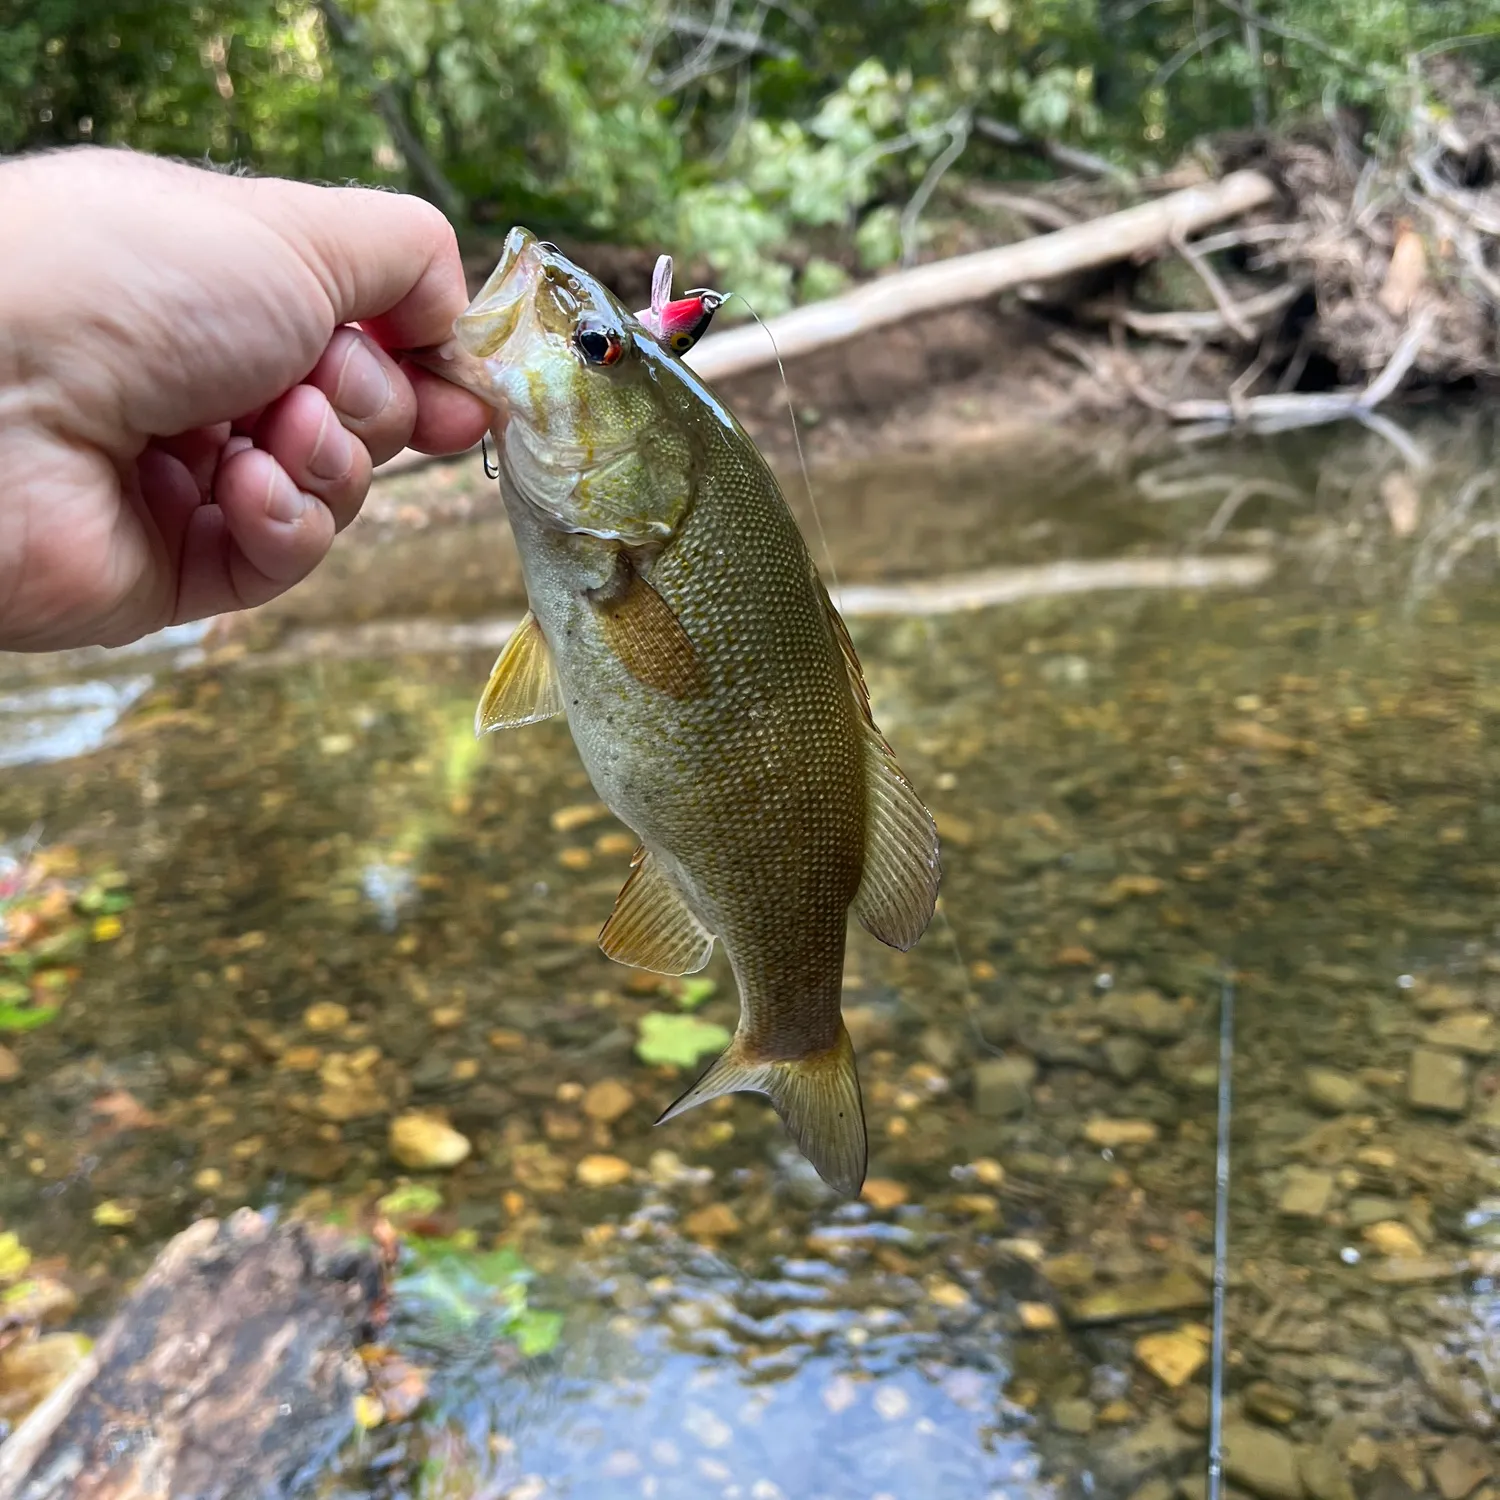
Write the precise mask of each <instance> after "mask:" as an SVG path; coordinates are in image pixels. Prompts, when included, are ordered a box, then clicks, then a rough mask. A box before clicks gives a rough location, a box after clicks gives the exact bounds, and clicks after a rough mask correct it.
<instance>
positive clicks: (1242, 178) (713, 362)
mask: <svg viewBox="0 0 1500 1500" xmlns="http://www.w3.org/2000/svg"><path fill="white" fill-rule="evenodd" d="M1274 194H1275V188H1274V187H1273V186H1272V185H1271V182H1270V180H1269V179H1268V178H1266V177H1263V176H1261V175H1260V173H1258V172H1234V173H1231V174H1230V175H1229V176H1228V177H1225V178H1224V179H1223V180H1222V181H1220V182H1212V183H1205V184H1202V185H1201V186H1198V187H1190V188H1183V189H1181V190H1180V191H1179V192H1175V193H1168V194H1167V195H1166V196H1165V197H1163V198H1157V199H1155V200H1153V201H1152V202H1149V203H1138V204H1136V205H1135V206H1134V207H1132V208H1125V209H1121V210H1120V212H1118V213H1113V214H1106V215H1105V216H1104V217H1103V218H1100V219H1091V220H1089V221H1088V222H1087V223H1083V224H1073V225H1070V226H1068V228H1066V229H1058V230H1054V231H1053V232H1052V233H1051V234H1040V235H1036V236H1034V237H1033V238H1031V239H1024V240H1019V241H1017V242H1016V243H1015V244H1011V245H1001V246H999V247H998V248H996V249H994V250H979V251H976V252H975V253H974V254H972V255H960V256H956V257H954V258H953V259H951V260H941V261H931V262H929V263H928V264H926V265H922V266H915V267H913V268H912V269H911V270H909V271H898V272H896V273H894V274H893V275H890V276H882V277H880V278H878V279H877V280H875V281H870V282H866V283H865V284H864V285H863V286H858V287H856V288H855V289H854V290H853V291H850V292H845V293H844V294H843V295H842V296H839V297H830V298H829V299H828V300H827V301H826V302H815V303H812V304H810V305H809V306H807V307H798V308H794V309H793V310H792V311H791V312H787V313H782V314H781V315H780V316H779V317H775V318H770V319H768V320H767V322H766V328H768V329H769V330H770V332H771V335H772V337H773V338H774V339H775V345H776V350H777V351H779V352H780V354H781V357H782V359H784V360H788V359H795V358H797V357H798V356H800V355H804V354H811V353H812V352H813V351H815V350H818V349H826V348H828V347H829V346H830V345H833V344H838V343H843V342H845V341H847V340H849V339H855V338H859V337H861V336H862V335H864V334H867V333H873V332H875V331H876V330H878V329H881V328H885V327H888V326H889V325H890V324H892V323H899V322H901V321H903V320H904V319H906V318H914V317H918V316H920V315H921V314H923V313H930V312H936V311H937V310H939V309H940V308H947V307H958V306H961V305H962V304H964V303H966V302H978V301H981V300H982V299H984V298H987V297H994V296H996V295H998V294H999V293H1001V292H1004V291H1009V290H1011V289H1013V288H1015V287H1020V286H1025V285H1026V284H1028V283H1030V282H1037V281H1050V280H1053V279H1055V278H1057V277H1060V276H1069V275H1072V274H1074V273H1076V272H1079V271H1086V270H1090V269H1092V268H1093V267H1096V266H1103V265H1108V264H1110V263H1111V262H1113V261H1118V260H1126V259H1129V258H1131V257H1134V256H1139V255H1143V254H1146V253H1148V252H1151V251H1154V250H1157V249H1158V248H1160V247H1161V246H1162V245H1165V244H1167V243H1169V242H1170V241H1171V240H1172V238H1173V236H1174V235H1188V234H1195V233H1197V232H1198V231H1199V230H1201V229H1204V228H1205V227H1207V226H1208V225H1210V224H1217V223H1220V222H1221V221H1222V220H1224V219H1231V218H1233V217H1234V216H1235V215H1237V214H1241V213H1245V212H1247V211H1248V210H1250V209H1253V208H1258V207H1260V206H1261V205H1262V204H1264V203H1267V202H1269V201H1270V200H1271V198H1272V197H1273V195H1274ZM775 358H776V355H775V353H774V352H773V350H772V347H771V339H769V338H767V337H766V329H763V328H759V327H756V326H753V325H751V326H742V327H739V328H735V329H731V330H730V331H728V332H726V333H720V334H710V335H709V337H708V338H706V339H705V340H704V341H703V342H702V343H701V344H699V345H698V347H697V348H696V349H693V350H691V351H689V353H688V356H687V363H688V364H689V365H690V366H691V367H692V368H693V369H694V370H696V371H697V372H698V373H699V374H700V375H702V376H703V377H704V378H705V379H707V380H722V379H724V378H726V377H727V376H731V375H740V374H743V373H745V372H746V371H748V370H755V369H760V368H762V367H763V366H765V365H769V364H772V363H774V361H775Z"/></svg>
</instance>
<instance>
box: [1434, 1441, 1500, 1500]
mask: <svg viewBox="0 0 1500 1500" xmlns="http://www.w3.org/2000/svg"><path fill="white" fill-rule="evenodd" d="M1494 1472H1495V1453H1494V1450H1493V1449H1491V1448H1490V1447H1488V1446H1487V1445H1486V1444H1484V1443H1481V1442H1480V1441H1479V1439H1478V1438H1475V1437H1468V1436H1464V1437H1456V1438H1454V1439H1452V1440H1451V1441H1450V1442H1447V1443H1445V1444H1444V1445H1443V1449H1442V1452H1440V1453H1439V1454H1438V1456H1437V1457H1436V1458H1435V1459H1433V1461H1432V1482H1433V1483H1434V1484H1435V1485H1436V1486H1437V1489H1438V1493H1439V1494H1440V1495H1441V1496H1442V1497H1443V1500H1465V1497H1466V1496H1468V1495H1470V1494H1472V1493H1473V1492H1474V1491H1475V1490H1476V1489H1478V1488H1479V1486H1480V1485H1481V1484H1482V1483H1483V1482H1484V1481H1485V1480H1486V1479H1488V1478H1489V1477H1490V1476H1491V1475H1492V1474H1493V1473H1494Z"/></svg>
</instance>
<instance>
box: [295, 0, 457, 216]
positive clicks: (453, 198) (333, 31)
mask: <svg viewBox="0 0 1500 1500" xmlns="http://www.w3.org/2000/svg"><path fill="white" fill-rule="evenodd" d="M318 9H319V10H320V11H321V12H322V15H323V20H324V23H325V24H326V25H327V27H328V34H329V35H330V37H332V39H333V41H334V43H335V44H336V45H337V46H339V47H342V48H344V49H345V50H346V51H348V52H351V53H353V54H355V55H356V56H357V57H359V59H360V60H361V62H363V63H364V64H365V66H366V70H367V71H368V70H369V57H368V55H367V54H366V52H365V49H364V45H363V42H362V40H361V38H360V35H359V29H358V27H357V26H356V25H355V24H354V22H353V21H351V20H350V19H349V17H348V16H346V15H345V14H344V12H343V10H342V9H340V7H339V5H338V3H337V0H318ZM370 92H371V94H372V96H373V97H374V101H375V108H376V110H377V112H378V113H379V115H380V118H381V119H382V120H384V121H385V126H386V129H387V130H389V131H390V133H391V139H392V140H393V141H394V142H395V145H396V149H397V150H398V151H399V152H400V153H401V155H402V158H403V159H404V160H405V162H406V166H407V170H408V171H410V173H411V174H412V177H413V179H414V180H415V185H416V187H417V190H418V191H419V192H420V193H421V195H422V196H423V197H424V198H426V199H427V200H428V201H429V202H431V203H435V204H437V206H438V207H439V208H440V209H442V211H443V212H444V213H445V214H447V215H448V217H449V218H450V219H458V218H463V217H464V216H465V214H466V212H467V208H466V205H465V203H464V199H463V195H462V194H461V193H460V192H459V191H458V189H457V188H456V187H454V185H453V184H452V183H451V182H449V181H448V178H447V177H446V176H445V175H444V173H443V169H442V168H441V167H440V166H438V164H437V162H435V161H434V160H433V159H432V156H431V155H430V154H429V152H428V150H427V148H426V146H424V145H423V144H422V138H421V136H420V135H419V134H418V132H417V127H416V125H415V124H414V123H413V121H412V119H411V117H410V116H409V115H408V113H407V111H406V109H405V107H404V106H403V105H402V102H401V100H400V99H399V98H398V97H397V94H396V90H395V89H394V88H393V87H392V86H391V85H390V84H389V83H386V82H383V81H377V82H375V83H374V84H373V86H372V87H371V90H370Z"/></svg>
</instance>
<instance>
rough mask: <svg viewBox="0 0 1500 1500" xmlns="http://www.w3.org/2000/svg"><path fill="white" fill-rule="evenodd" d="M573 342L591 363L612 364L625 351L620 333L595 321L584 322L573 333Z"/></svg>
mask: <svg viewBox="0 0 1500 1500" xmlns="http://www.w3.org/2000/svg"><path fill="white" fill-rule="evenodd" d="M573 342H574V343H575V344H576V345H577V346H578V352H579V353H580V354H581V355H582V356H583V357H584V359H586V360H587V361H588V362H589V364H591V365H612V364H614V362H615V361H616V360H617V359H619V357H620V356H621V355H622V354H623V353H624V352H625V346H624V345H623V344H622V343H621V342H620V335H619V334H617V333H616V332H615V331H614V330H613V329H611V328H600V327H599V326H598V325H597V324H594V323H585V324H583V325H582V326H581V327H580V328H579V330H578V332H577V333H576V334H574V335H573Z"/></svg>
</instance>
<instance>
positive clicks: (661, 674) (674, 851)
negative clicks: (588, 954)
mask: <svg viewBox="0 0 1500 1500" xmlns="http://www.w3.org/2000/svg"><path fill="white" fill-rule="evenodd" d="M659 300H660V297H659V296H658V295H657V294H656V293H654V294H653V302H654V303H655V302H656V301H659ZM648 321H650V320H649V319H648ZM698 331H701V328H700V329H699V330H698ZM454 338H455V344H454V345H449V346H445V349H444V350H443V351H428V352H427V353H426V354H425V355H424V357H423V363H425V364H427V365H428V366H429V367H430V368H433V369H436V370H438V371H439V372H440V373H442V374H444V375H446V376H447V377H448V378H449V379H450V380H454V381H456V382H458V383H459V384H462V385H464V386H466V387H467V388H468V389H470V390H472V391H473V392H474V393H475V394H476V395H478V396H479V397H480V398H481V399H482V400H484V401H486V402H487V403H488V404H490V405H491V406H492V407H493V408H494V409H495V421H494V424H493V428H492V433H493V436H494V439H495V443H496V447H497V452H498V462H499V479H500V492H501V495H502V497H503V500H504V503H505V508H506V512H507V515H508V516H509V519H510V523H511V527H512V529H513V531H514V534H515V539H516V545H517V548H518V550H519V552H520V558H521V565H522V571H523V574H524V577H525V581H526V591H527V596H528V602H529V604H530V606H531V608H530V613H528V615H527V616H526V618H525V620H524V621H523V622H522V624H521V625H520V627H519V628H518V629H517V630H516V632H515V634H514V635H513V636H512V637H511V639H510V641H509V642H508V643H507V645H506V647H505V649H504V650H503V651H502V652H501V654H500V657H499V659H498V660H497V661H496V663H495V667H494V671H493V672H492V673H491V676H490V680H489V683H488V685H487V687H486V689H485V692H484V695H483V698H482V699H481V701H480V705H479V709H478V713H477V715H476V728H477V730H478V731H479V732H480V733H484V732H487V731H489V730H492V729H498V728H502V727H506V726H512V725H519V724H526V723H532V722H535V721H536V720H539V719H544V718H548V717H551V716H553V715H555V714H565V715H566V717H567V720H568V726H569V728H570V730H571V731H572V735H573V739H574V742H575V743H576V745H577V747H578V751H579V754H580V756H581V757H582V759H583V763H584V767H585V769H586V770H587V772H588V775H589V778H590V780H591V781H592V782H593V784H594V788H595V790H596V791H597V793H598V795H599V797H600V799H601V800H602V801H603V802H604V803H605V804H606V805H607V806H608V807H609V808H610V810H611V811H612V812H613V813H614V814H615V816H616V817H618V818H619V819H620V821H621V822H623V823H625V824H626V825H627V826H628V827H630V828H631V829H633V830H634V831H635V833H636V835H637V836H638V837H639V839H640V847H639V848H638V849H637V851H636V853H635V856H634V858H633V860H632V862H631V872H630V876H629V878H628V879H627V880H626V882H625V885H624V887H623V889H622V890H621V892H620V895H619V898H618V899H617V901H616V902H615V907H614V911H613V913H612V914H611V915H610V918H609V920H608V922H606V924H605V926H604V929H603V931H602V932H601V933H600V937H599V944H600V947H601V948H602V949H603V950H604V952H605V953H607V954H608V955H609V956H610V957H611V958H614V959H617V960H618V961H620V962H621V963H626V964H632V965H635V966H637V967H640V968H645V969H652V970H655V971H657V972H659V973H665V974H689V973H693V972H696V971H697V970H699V969H702V968H703V967H704V966H705V965H706V964H707V963H708V961H709V958H710V956H711V955H712V952H713V944H714V940H715V939H716V938H717V939H718V941H719V942H721V943H723V945H724V948H725V951H726V952H727V954H728V956H729V961H730V964H731V966H732V968H733V970H734V975H735V980H736V983H737V984H738V986H739V993H740V1021H739V1026H738V1029H737V1030H736V1032H735V1036H734V1040H733V1042H732V1043H731V1045H730V1046H729V1048H728V1049H727V1050H726V1051H725V1052H724V1053H723V1055H722V1056H721V1057H720V1058H719V1059H718V1060H717V1061H716V1062H715V1063H714V1064H713V1066H712V1067H710V1068H709V1069H708V1071H707V1072H706V1073H705V1074H704V1075H703V1076H702V1077H701V1078H700V1079H699V1080H698V1081H697V1082H696V1083H694V1084H693V1085H692V1087H691V1088H689V1089H688V1090H687V1091H686V1092H685V1093H684V1094H683V1095H682V1096H681V1097H680V1098H679V1099H677V1100H676V1102H675V1103H673V1104H672V1105H671V1106H670V1107H669V1108H668V1109H667V1110H666V1111H665V1113H664V1114H663V1115H662V1116H661V1121H666V1120H670V1119H673V1118H674V1117H675V1116H677V1115H679V1114H682V1113H683V1112H684V1111H685V1110H688V1109H691V1108H693V1106H695V1105H697V1104H702V1103H704V1102H705V1101H706V1100H709V1099H713V1098H716V1097H718V1096H719V1095H721V1094H728V1093H735V1092H750V1093H759V1094H763V1095H765V1096H766V1097H767V1098H768V1099H769V1100H770V1102H771V1104H772V1105H773V1106H774V1108H775V1109H776V1111H777V1113H778V1114H779V1115H780V1116H781V1118H782V1120H783V1121H784V1122H785V1124H786V1126H787V1128H788V1130H789V1131H790V1133H791V1135H792V1137H793V1139H794V1140H795V1141H796V1142H797V1145H798V1147H799V1148H800V1149H801V1151H802V1152H803V1154H804V1155H805V1156H806V1157H807V1158H808V1160H810V1161H811V1162H812V1164H813V1166H814V1167H815V1168H816V1169H817V1170H818V1172H819V1174H820V1175H821V1176H822V1177H823V1178H824V1180H825V1181H827V1182H828V1183H829V1184H830V1185H831V1186H832V1187H834V1188H835V1189H836V1190H837V1191H839V1192H841V1193H845V1194H848V1195H850V1196H853V1195H854V1194H856V1193H858V1191H859V1189H860V1186H861V1184H862V1182H863V1180H864V1174H865V1161H866V1150H867V1148H866V1138H865V1123H864V1112H863V1107H862V1105H861V1102H860V1093H859V1078H858V1073H857V1071H856V1068H855V1061H854V1049H853V1047H852V1045H851V1044H850V1040H849V1034H848V1032H847V1030H846V1029H845V1027H844V1023H843V1019H842V1016H841V1014H840V1009H839V1005H840V998H841V991H842V979H843V966H844V942H845V935H846V928H847V923H848V917H849V913H850V912H851V911H852V912H853V913H854V915H855V916H856V917H857V918H858V919H859V921H860V922H861V923H862V924H863V925H864V926H865V927H866V928H867V929H868V930H869V931H870V932H872V933H873V934H874V935H875V936H876V937H878V938H880V939H881V940H882V941H883V942H886V943H888V944H890V945H892V946H893V947H896V948H901V949H906V948H909V947H911V945H912V944H913V943H915V942H916V941H917V939H918V938H919V937H920V936H921V935H922V932H923V931H924V930H925V928H926V926H927V924H928V921H929V920H930V919H931V916H932V912H933V908H934V904H935V902H936V899H937V890H938V882H939V876H940V869H939V852H938V839H937V831H936V828H935V827H934V825H933V820H932V816H931V814H930V813H929V812H928V811H927V809H926V807H925V806H924V805H923V804H922V802H921V800H920V798H919V797H918V796H917V794H916V792H915V791H914V790H913V789H912V787H911V785H910V784H909V783H908V782H907V780H906V778H905V777H904V776H903V775H902V773H901V770H900V768H899V767H898V766H897V764H896V761H895V757H894V756H893V754H892V752H891V748H890V746H889V745H888V744H887V743H886V741H885V739H884V737H883V736H882V735H881V733H880V731H879V729H878V728H877V727H876V724H875V720H874V718H873V716H872V714H871V712H870V703H869V696H868V693H867V692H866V689H865V685H864V678H863V675H862V673H861V671H860V666H859V661H858V658H857V656H856V655H855V651H854V647H853V645H852V643H851V642H850V640H849V636H848V633H847V632H846V630H845V629H844V625H843V622H842V620H841V619H840V618H839V615H838V612H837V611H836V610H835V608H834V606H833V604H832V602H831V601H830V600H829V597H828V595H827V592H826V591H825V590H824V588H823V585H822V582H821V580H820V579H819V577H818V574H817V570H816V568H815V567H814V566H813V562H812V558H811V557H810V555H809V553H808V550H807V547H806V544H805V543H804V541H803V539H802V536H801V533H800V532H799V531H798V529H797V526H796V523H795V521H794V520H793V518H792V515H791V512H790V511H789V510H788V508H787V505H786V502H785V500H784V499H783V498H782V495H781V491H780V489H779V488H778V487H777V484H776V481H775V479H774V478H773V477H772V474H771V471H770V469H769V467H768V466H767V465H766V463H765V460H764V459H763V458H762V457H761V456H760V454H759V452H758V451H757V450H756V448H755V445H754V444H753V443H752V442H751V440H750V438H749V437H748V435H747V434H746V433H745V432H744V430H743V429H742V428H741V427H740V425H739V423H738V422H736V421H735V419H734V417H733V416H732V415H731V414H730V413H729V411H728V410H727V409H726V408H725V407H724V405H723V403H722V402H720V400H719V399H718V398H717V396H715V395H714V393H713V391H712V390H711V389H710V388H709V387H708V386H707V385H705V384H704V383H703V382H702V381H701V380H700V379H698V377H697V376H695V375H694V374H693V373H692V371H691V370H689V369H688V368H687V367H686V366H685V365H684V364H682V363H681V362H680V360H679V359H677V358H676V357H675V355H674V354H673V353H672V352H670V350H669V349H668V348H667V347H666V346H665V344H664V342H663V341H662V340H659V339H658V338H657V337H656V336H654V334H653V332H652V331H650V330H648V328H647V327H646V326H644V325H643V323H642V321H641V319H640V318H639V317H636V316H632V315H631V314H630V313H627V312H626V311H625V310H624V309H623V308H622V306H621V305H620V303H619V302H617V301H616V299H615V298H614V297H613V296H612V295H611V294H610V293H609V292H608V291H607V290H606V289H605V288H604V287H603V286H602V285H601V284H600V283H599V282H598V281H597V280H596V279H595V278H594V277H593V276H590V275H589V274H588V273H586V272H585V271H583V270H581V269H580V268H579V267H577V266H575V265H574V264H572V263H571V262H570V261H569V260H567V259H566V258H565V257H564V256H563V255H562V254H561V253H560V252H559V251H558V250H557V249H556V248H555V247H554V246H552V245H548V244H546V243H544V242H542V241H539V240H537V239H536V238H535V237H534V236H532V235H531V234H530V233H528V232H527V231H526V230H524V229H520V228H516V229H513V230H512V231H511V233H510V235H509V237H508V238H507V240H506V243H505V250H504V253H503V255H502V257H501V260H500V262H499V264H498V266H497V267H496V269H495V271H494V273H493V274H492V275H491V276H490V278H489V280H488V281H487V282H486V283H485V285H484V287H483V288H482V290H481V291H480V292H479V294H478V296H477V297H476V298H475V299H474V301H473V302H472V303H471V304H470V306H469V308H468V309H467V311H465V312H464V313H463V314H462V315H461V316H460V317H459V318H458V320H457V322H456V323H455V325H454ZM676 345H677V347H679V348H680V347H682V341H681V340H680V339H679V340H677V341H676ZM661 1121H659V1122H658V1123H661Z"/></svg>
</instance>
